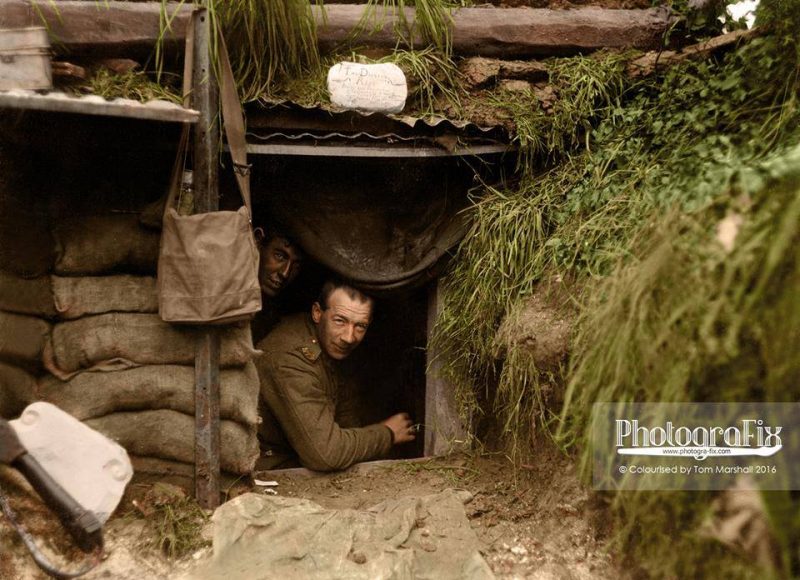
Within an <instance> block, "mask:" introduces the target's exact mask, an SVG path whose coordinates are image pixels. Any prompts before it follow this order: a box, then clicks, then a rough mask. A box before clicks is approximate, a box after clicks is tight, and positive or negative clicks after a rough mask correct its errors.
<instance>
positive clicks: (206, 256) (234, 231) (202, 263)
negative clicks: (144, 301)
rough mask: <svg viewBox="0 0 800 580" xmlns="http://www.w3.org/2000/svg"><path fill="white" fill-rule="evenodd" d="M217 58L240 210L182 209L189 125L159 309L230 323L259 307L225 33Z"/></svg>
mask: <svg viewBox="0 0 800 580" xmlns="http://www.w3.org/2000/svg"><path fill="white" fill-rule="evenodd" d="M189 28H190V29H191V27H189ZM219 58H220V64H221V67H220V68H221V74H220V77H221V78H220V100H221V101H222V114H223V115H222V116H223V123H224V126H225V134H226V136H227V138H228V145H229V147H230V150H231V157H232V158H233V163H234V169H235V173H236V181H237V183H238V185H239V191H240V193H241V194H242V200H243V201H244V205H243V206H242V207H240V208H239V209H238V210H237V211H213V212H208V213H200V214H194V215H180V214H179V213H178V211H177V210H176V209H175V207H174V206H175V200H176V198H177V194H178V191H179V189H180V175H181V174H182V166H183V156H184V153H185V148H186V146H187V143H188V131H187V130H184V133H183V136H182V138H181V149H180V150H179V155H178V160H177V161H176V167H175V169H174V170H173V177H172V181H171V184H170V191H169V195H168V197H167V202H166V204H165V206H164V217H163V222H162V224H163V226H162V232H161V247H160V252H159V259H158V311H159V314H160V316H161V319H162V320H164V321H166V322H175V323H187V324H226V323H230V322H235V321H240V320H248V319H250V318H252V317H253V315H254V314H255V313H257V312H258V311H259V310H261V288H260V286H259V283H258V263H259V253H258V248H257V246H256V241H255V237H254V235H253V227H252V222H251V215H252V205H251V199H250V177H249V171H248V168H249V166H248V165H247V152H246V151H247V150H246V146H245V136H244V120H243V118H242V109H241V104H240V102H239V98H238V95H237V94H236V88H235V85H234V80H233V73H232V71H231V66H230V62H229V60H228V54H227V50H226V48H225V43H224V40H222V38H220V42H219Z"/></svg>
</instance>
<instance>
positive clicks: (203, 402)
mask: <svg viewBox="0 0 800 580" xmlns="http://www.w3.org/2000/svg"><path fill="white" fill-rule="evenodd" d="M193 23H194V64H193V69H192V100H193V103H194V107H195V108H196V109H197V110H198V111H199V112H200V119H199V120H198V122H197V124H196V125H195V131H194V142H193V153H194V155H193V159H194V169H193V175H192V178H193V185H194V196H195V197H194V211H195V213H206V212H210V211H216V210H217V209H219V164H218V162H217V146H218V143H219V124H218V114H217V113H218V110H219V88H218V86H217V79H216V76H215V74H214V66H213V63H212V61H211V23H210V19H209V18H208V14H207V12H206V10H205V9H200V10H199V11H198V13H197V15H196V16H195V18H194V19H193ZM219 351H220V337H219V333H218V332H217V329H216V328H209V327H205V328H201V329H200V333H199V335H198V339H197V346H196V350H195V363H194V365H195V496H196V498H197V501H198V503H199V504H200V505H201V506H203V507H204V508H206V509H214V508H216V507H217V506H218V505H219V492H220V488H219V479H220V461H219V453H220V428H219V400H220V385H219Z"/></svg>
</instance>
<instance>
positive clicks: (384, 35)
mask: <svg viewBox="0 0 800 580" xmlns="http://www.w3.org/2000/svg"><path fill="white" fill-rule="evenodd" d="M312 9H313V10H315V15H316V19H317V24H318V26H319V29H318V30H317V38H318V41H319V45H320V49H322V50H325V51H328V50H331V49H333V48H335V47H336V46H338V45H340V44H342V43H344V42H345V41H346V40H347V39H348V38H351V37H350V34H351V31H352V30H353V28H354V27H355V25H356V24H357V23H358V22H359V20H360V19H361V15H362V14H363V11H364V7H363V5H332V6H327V7H326V8H325V13H326V14H327V19H323V17H322V12H321V10H320V9H319V8H318V7H312ZM383 14H384V11H383V10H382V9H379V10H376V11H374V13H373V15H372V17H371V18H370V19H369V25H368V26H366V27H365V30H366V32H363V33H361V34H359V35H357V36H356V37H355V38H354V39H353V40H352V41H351V42H350V43H349V44H350V45H352V46H369V47H370V48H381V49H386V50H391V49H393V48H394V47H395V45H396V44H397V40H398V39H397V36H396V34H395V33H394V20H395V18H396V15H395V13H393V12H391V11H390V12H388V15H387V16H385V17H384V15H383ZM405 14H406V18H407V19H408V21H409V22H411V21H413V19H414V10H413V9H411V8H406V9H405ZM452 18H453V52H454V53H455V54H458V55H461V56H493V57H500V56H502V57H504V58H514V57H525V56H551V55H567V54H575V53H579V52H590V51H593V50H597V49H600V48H605V47H610V48H640V49H655V48H658V47H659V46H661V43H662V38H663V35H664V32H665V30H666V29H667V28H668V27H669V26H671V25H672V24H673V23H674V21H675V17H673V16H670V13H669V10H668V9H667V8H664V7H661V8H649V9H645V10H611V9H606V8H596V7H586V8H577V9H573V10H549V9H545V8H494V7H483V8H461V9H458V10H454V11H453V13H452ZM414 44H415V45H416V46H417V47H423V46H424V43H423V42H422V40H421V39H420V38H419V37H417V38H415V39H414Z"/></svg>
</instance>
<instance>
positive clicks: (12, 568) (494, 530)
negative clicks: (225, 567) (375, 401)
mask: <svg viewBox="0 0 800 580" xmlns="http://www.w3.org/2000/svg"><path fill="white" fill-rule="evenodd" d="M268 477H269V478H270V479H273V480H275V481H277V482H278V486H277V487H274V488H272V489H275V490H276V492H277V493H278V494H279V495H282V496H288V497H302V498H307V499H310V500H312V501H314V502H317V503H319V504H320V505H322V506H323V507H326V508H333V509H337V508H353V509H362V508H367V507H370V506H372V505H374V504H377V503H380V502H381V501H383V500H385V499H387V498H398V497H404V496H421V495H426V494H433V493H437V492H439V491H441V490H444V489H447V488H454V489H465V490H468V491H469V492H471V493H472V494H473V499H472V500H471V501H470V502H469V503H468V504H467V505H466V506H465V509H466V513H467V516H468V518H469V520H470V522H471V524H472V527H473V529H474V530H475V532H476V534H477V536H478V539H479V540H480V542H481V544H482V549H481V552H482V554H483V556H484V558H485V559H486V561H487V562H488V564H489V566H490V567H491V569H492V570H493V571H494V573H495V574H496V575H497V577H498V578H532V579H576V580H580V579H590V578H591V579H603V578H620V577H626V574H624V573H623V572H622V571H621V569H620V567H619V565H618V564H617V563H616V562H615V561H614V560H613V559H612V558H611V557H610V556H609V555H608V554H607V553H606V551H605V549H604V539H603V532H602V530H598V529H597V528H596V527H595V525H594V523H596V522H598V521H602V515H601V514H599V513H598V512H597V511H596V510H595V508H594V507H593V504H592V501H591V500H590V494H589V492H588V491H587V490H586V489H585V488H584V487H583V486H582V485H581V484H580V483H579V482H578V479H577V477H576V475H575V472H574V468H573V466H572V462H571V461H570V460H569V459H567V458H564V457H562V456H560V455H558V454H557V453H556V452H554V451H551V452H547V453H543V455H542V456H541V457H540V460H539V461H537V462H536V463H535V464H532V465H525V466H523V467H522V468H521V469H519V470H514V469H513V468H512V466H511V464H510V463H509V461H508V460H507V459H506V458H505V457H503V456H502V455H500V454H496V455H484V456H477V455H470V456H468V455H460V456H451V457H447V458H440V459H434V460H417V461H411V462H392V463H382V462H381V463H376V464H367V465H362V466H356V468H353V469H351V470H348V471H346V472H342V473H337V474H329V475H318V476H314V477H309V476H308V475H307V473H304V472H302V471H300V470H293V471H289V472H271V473H269V474H268ZM0 481H2V484H3V489H5V490H6V493H9V489H8V488H9V486H8V485H7V482H6V481H5V480H2V478H0ZM259 489H263V488H256V490H255V491H258V490H259ZM134 491H135V492H136V493H133V494H129V496H126V498H125V499H124V500H123V503H122V504H121V506H120V508H119V509H118V512H117V515H115V516H114V517H112V519H111V521H110V522H109V523H108V524H107V526H106V529H105V538H106V558H105V560H104V561H103V562H102V564H101V565H100V566H99V567H98V568H97V569H95V570H94V571H93V572H91V573H90V574H89V575H87V576H86V578H88V579H90V580H92V579H100V578H114V579H127V578H129V579H131V580H133V579H136V580H142V579H143V578H148V579H149V578H174V577H177V576H180V575H182V574H185V572H186V570H187V569H188V568H189V567H190V566H191V565H192V564H193V563H194V561H195V560H198V559H200V558H203V557H205V556H207V555H208V554H209V552H210V547H209V546H208V542H206V547H201V548H199V549H195V550H194V551H193V552H192V553H190V554H189V555H187V556H185V557H184V558H182V559H179V560H168V559H167V558H165V557H164V556H163V555H162V553H161V552H160V551H159V547H158V539H157V538H156V537H154V533H153V531H152V528H151V527H149V526H148V525H147V524H146V522H145V520H143V519H141V518H138V517H136V516H135V515H133V514H134V512H136V510H135V508H134V506H133V505H132V504H131V501H132V498H133V497H139V498H141V495H142V492H144V491H145V490H144V489H143V488H140V489H138V490H134ZM245 491H246V490H245ZM11 495H12V501H13V503H14V505H15V506H17V509H18V511H19V512H20V513H23V514H24V517H23V516H21V517H20V519H21V520H24V521H25V522H26V523H27V524H28V527H29V529H30V530H31V532H32V533H33V534H34V536H35V537H36V538H37V539H39V540H41V539H42V538H44V537H49V538H50V540H48V541H47V542H46V547H47V550H48V552H50V553H53V551H54V552H55V553H56V554H67V555H68V556H69V558H70V560H71V562H70V563H66V564H64V567H66V568H73V569H74V568H75V567H76V565H77V563H78V562H80V555H79V552H77V551H76V550H74V549H70V548H69V546H70V543H69V541H68V539H67V538H66V536H65V535H64V534H63V533H62V532H61V531H60V530H59V529H58V525H57V523H56V522H55V520H54V519H53V518H52V517H51V516H49V515H48V513H47V512H46V510H45V509H44V508H42V507H41V506H40V505H37V501H36V500H34V499H33V498H30V497H28V496H26V495H25V494H20V493H12V494H11ZM138 501H141V499H139V500H138ZM202 534H203V537H205V538H210V537H211V534H210V524H206V526H205V529H204V530H203V532H202ZM201 542H202V539H201ZM42 543H43V542H41V541H40V544H42ZM0 546H2V547H3V549H2V550H0V578H15V579H17V578H19V579H38V578H45V577H46V576H44V574H42V573H41V572H39V571H38V570H37V569H36V568H35V566H34V564H33V562H32V560H31V559H30V557H29V556H28V555H27V552H26V551H25V549H24V547H23V546H22V544H21V542H20V541H19V540H18V539H17V538H16V537H15V536H14V534H13V532H12V531H11V530H10V528H9V526H8V523H7V521H5V519H0ZM7 548H10V549H7ZM53 558H54V560H55V559H58V561H60V562H62V563H64V562H65V561H64V560H63V559H60V558H58V556H53Z"/></svg>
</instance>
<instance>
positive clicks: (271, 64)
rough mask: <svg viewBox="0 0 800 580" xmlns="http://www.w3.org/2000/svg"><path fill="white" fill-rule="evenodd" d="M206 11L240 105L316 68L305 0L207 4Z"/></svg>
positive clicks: (313, 33) (240, 0) (213, 0)
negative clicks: (221, 41) (224, 47)
mask: <svg viewBox="0 0 800 580" xmlns="http://www.w3.org/2000/svg"><path fill="white" fill-rule="evenodd" d="M208 8H209V13H210V14H211V18H212V22H214V23H215V26H218V27H219V28H220V29H221V30H222V31H223V33H224V35H225V39H226V42H227V44H228V47H229V52H230V57H231V66H232V68H233V76H234V78H235V79H236V81H237V84H238V86H239V92H240V95H241V97H242V100H243V101H245V102H247V101H252V100H256V99H258V98H259V97H261V96H262V95H263V94H264V93H268V92H269V90H270V87H271V86H272V84H273V83H274V82H275V81H276V80H278V79H279V78H284V77H291V76H299V75H302V74H303V72H304V71H306V70H308V69H313V68H315V67H316V66H317V65H318V64H319V50H318V48H317V34H316V22H315V20H314V15H313V13H312V11H311V4H310V2H309V1H308V0H279V1H278V0H209V2H208Z"/></svg>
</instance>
